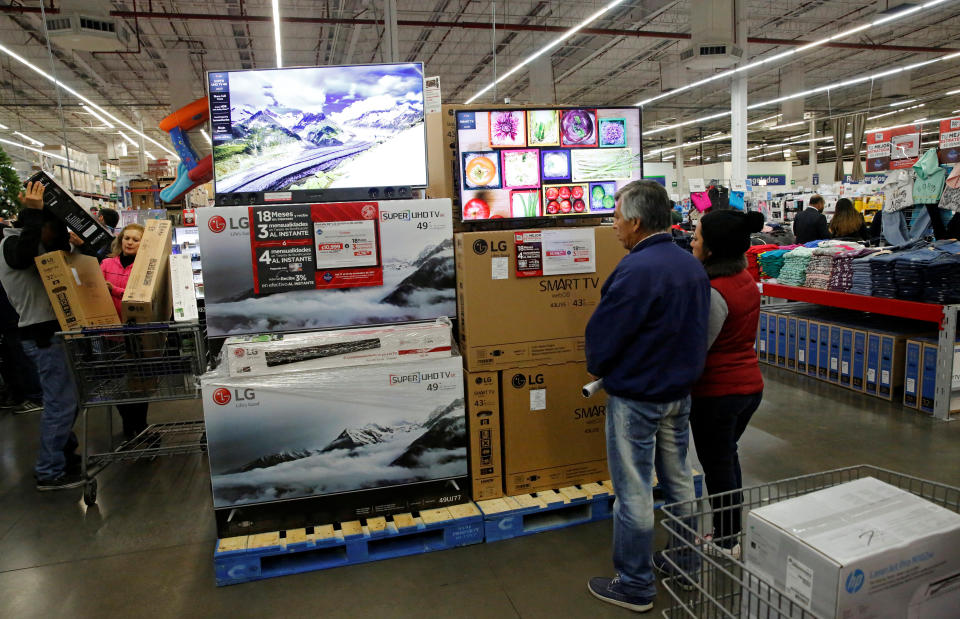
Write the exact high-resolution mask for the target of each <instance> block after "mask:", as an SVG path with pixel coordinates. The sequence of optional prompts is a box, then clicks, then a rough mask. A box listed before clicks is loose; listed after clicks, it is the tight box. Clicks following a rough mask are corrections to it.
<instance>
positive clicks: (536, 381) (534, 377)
mask: <svg viewBox="0 0 960 619" xmlns="http://www.w3.org/2000/svg"><path fill="white" fill-rule="evenodd" d="M510 382H511V384H513V386H514V387H516V388H517V389H521V388H523V386H524V385H526V384H527V383H530V384H531V385H542V384H543V374H531V375H529V376H526V375H524V374H514V375H513V379H512V380H511V381H510Z"/></svg>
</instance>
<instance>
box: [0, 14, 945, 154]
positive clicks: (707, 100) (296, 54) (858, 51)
mask: <svg viewBox="0 0 960 619" xmlns="http://www.w3.org/2000/svg"><path fill="white" fill-rule="evenodd" d="M47 1H48V3H47V5H46V10H47V11H48V14H50V15H53V14H56V12H57V11H58V9H59V8H61V7H60V1H59V0H47ZM606 3H607V0H603V1H598V0H559V1H552V2H535V1H527V0H510V1H509V2H506V1H500V2H488V1H480V0H419V1H415V0H397V8H398V19H399V21H400V26H399V32H398V36H399V49H400V60H410V61H413V60H418V61H422V62H424V63H425V65H426V74H427V75H439V76H440V78H441V86H442V90H443V99H444V101H446V102H463V101H465V100H466V99H468V98H469V97H471V96H473V95H474V94H475V93H476V92H477V91H478V90H480V89H481V88H483V87H484V86H485V85H487V84H488V83H490V81H491V80H492V79H493V76H494V71H495V70H496V71H497V73H498V74H502V73H503V72H504V71H506V70H508V69H509V68H510V67H513V66H514V65H515V64H516V63H517V62H519V61H521V60H523V59H524V58H526V57H527V56H528V55H530V54H531V53H532V52H534V51H535V50H536V49H538V48H539V47H540V46H542V45H544V44H545V43H547V42H549V41H550V40H552V39H553V38H554V37H556V36H558V33H557V32H556V31H555V30H557V29H564V28H569V27H571V26H573V25H575V24H577V23H578V22H580V21H581V20H583V19H584V18H585V17H586V16H588V15H590V14H591V13H593V12H595V11H596V10H598V9H599V8H601V7H603V6H604V5H605V4H606ZM746 4H747V6H748V13H747V16H748V19H749V25H748V36H749V37H751V38H752V39H765V40H767V41H769V40H770V39H775V40H783V41H811V40H815V39H819V38H823V37H824V36H829V35H831V34H833V33H836V32H839V31H841V30H845V29H848V28H850V27H852V26H856V25H859V24H861V23H864V22H868V21H871V19H875V18H876V15H877V13H878V12H880V11H883V10H887V9H889V8H894V7H896V6H898V5H901V4H903V3H901V2H898V1H897V0H890V1H889V2H886V1H882V0H881V1H880V2H877V1H868V0H860V1H855V0H850V1H847V0H746ZM4 5H5V6H4ZM383 6H384V4H383V2H382V1H381V0H364V1H347V0H326V1H323V2H319V1H313V0H280V7H281V14H282V15H283V16H284V18H296V19H299V20H300V21H297V22H294V23H290V22H285V23H283V25H282V36H283V60H284V65H286V66H298V65H301V66H302V65H317V64H342V63H366V62H380V61H382V60H385V59H386V58H385V50H384V47H383V45H381V35H382V32H383V22H382V20H383ZM697 6H702V3H701V2H700V1H693V0H691V1H679V2H673V1H665V0H632V1H627V2H624V3H623V4H621V5H619V6H618V7H616V8H615V9H613V10H611V11H610V12H609V13H607V14H606V15H605V16H604V17H602V18H600V19H598V20H596V21H595V22H593V23H592V24H590V26H589V28H590V30H589V31H587V32H583V33H578V34H577V35H575V36H573V37H571V38H570V39H569V40H567V41H566V42H565V44H564V45H562V46H560V47H558V48H555V49H554V50H553V51H552V56H551V62H552V65H553V74H554V88H555V92H556V101H557V103H560V104H576V105H580V104H585V105H614V104H633V103H636V102H637V101H639V100H641V99H643V98H646V97H649V96H653V95H656V94H659V93H660V83H661V63H668V64H669V63H671V62H674V61H675V59H676V57H677V55H678V54H679V52H680V51H681V50H682V49H683V48H684V47H685V46H686V45H688V40H687V39H684V38H678V37H682V36H684V35H686V34H688V33H689V32H690V25H689V11H690V10H691V7H697ZM112 7H113V10H114V11H115V12H119V13H117V14H119V15H123V16H124V20H125V22H126V24H127V26H128V27H129V29H130V31H131V32H133V33H139V37H138V39H139V43H138V42H137V38H136V37H135V38H134V40H133V42H132V45H131V51H128V52H125V53H119V54H100V53H89V52H83V51H73V50H69V49H65V48H62V47H60V46H58V45H57V44H56V42H54V43H53V45H52V49H53V53H54V56H55V60H54V61H53V62H51V60H50V58H49V57H48V54H47V41H46V38H45V36H44V33H43V27H42V22H41V18H40V15H39V14H38V13H37V11H38V10H39V7H38V4H37V3H36V2H30V3H22V4H21V3H17V2H13V3H9V2H3V3H0V24H2V26H0V44H2V45H4V46H6V47H8V48H10V49H11V50H12V51H14V52H15V53H18V54H20V55H22V56H24V57H25V58H27V59H28V60H29V61H31V62H33V63H34V64H36V65H37V66H39V67H40V68H41V69H43V70H45V71H48V72H49V71H51V69H52V70H54V71H55V72H56V75H57V77H58V78H60V79H62V80H63V81H64V82H65V83H66V84H68V85H70V86H72V87H73V88H75V89H76V90H78V91H79V92H81V93H83V94H84V95H86V96H88V97H89V98H90V99H91V100H93V101H94V102H96V103H97V104H99V105H102V106H104V107H105V108H107V109H108V110H110V112H111V113H113V114H115V115H117V116H118V117H120V118H123V119H124V120H125V121H127V122H128V123H129V124H131V125H134V126H136V125H137V122H138V119H137V117H138V116H142V122H143V126H144V127H145V128H146V129H147V133H149V134H150V135H151V136H153V137H154V138H155V139H157V140H158V141H161V142H162V143H164V144H166V143H167V141H168V139H167V137H166V135H165V134H163V133H162V132H160V131H159V130H158V129H151V128H154V127H156V126H157V123H158V122H159V120H160V119H161V118H163V117H164V116H165V115H166V114H167V113H168V112H169V110H170V106H171V102H177V101H180V102H182V101H185V100H189V98H191V97H194V98H195V97H200V96H202V95H203V94H204V83H205V78H204V74H205V72H206V71H209V70H219V69H239V68H269V67H271V66H273V65H274V40H273V26H272V23H271V18H270V16H271V7H270V0H246V1H244V0H207V1H203V2H199V1H185V0H177V1H170V0H152V1H151V0H137V1H136V2H134V1H125V2H113V3H112ZM494 15H495V23H496V26H497V27H496V30H495V31H494V30H493V29H492V28H491V24H492V23H493V22H494ZM424 24H431V25H430V26H429V27H427V26H425V25H424ZM494 42H495V44H496V54H495V61H494V53H493V51H494ZM842 42H843V43H850V44H856V45H857V46H859V47H856V48H826V47H820V48H817V49H814V50H810V51H808V52H806V53H803V54H798V55H797V56H795V57H794V58H795V59H794V60H793V61H792V62H789V63H772V65H771V66H769V67H762V68H760V69H757V70H754V71H751V72H750V75H749V99H750V101H751V102H756V101H764V100H768V99H772V98H775V97H777V96H781V95H782V94H785V93H786V92H789V88H790V87H791V85H795V84H796V82H797V78H796V73H797V72H801V73H803V74H804V78H803V82H804V83H803V86H804V87H805V88H807V89H809V88H815V87H817V86H821V85H825V84H829V83H833V82H838V81H842V80H844V79H849V78H851V77H856V76H858V75H863V74H871V73H876V72H878V71H881V70H884V69H886V68H890V67H897V66H902V65H906V64H911V63H915V62H919V61H922V60H928V59H931V58H934V57H936V56H938V55H944V54H946V53H949V52H947V51H940V52H938V51H937V50H948V49H952V50H954V51H956V50H960V1H950V0H948V1H946V2H943V3H942V4H941V5H938V6H937V7H935V8H931V9H929V10H926V11H923V12H921V13H919V14H917V15H914V16H910V17H907V18H904V19H902V20H900V21H897V22H896V23H894V24H891V25H889V26H887V27H880V28H878V29H876V30H867V31H864V32H861V33H859V34H855V35H853V36H850V37H848V38H845V39H843V41H842ZM794 46H795V45H794ZM876 46H886V47H879V48H878V47H876ZM138 47H139V51H137V48H138ZM789 47H790V46H788V45H773V44H770V43H769V42H767V43H762V44H761V43H751V44H750V45H749V46H748V55H749V57H751V58H753V57H757V56H758V55H760V56H761V57H762V56H764V55H772V54H776V53H779V52H781V51H784V50H786V49H788V48H789ZM904 47H915V48H924V50H925V51H903V50H902V48H904ZM891 48H893V49H891ZM178 50H180V51H178ZM178 58H179V59H178ZM180 63H185V64H184V65H183V68H178V67H180V66H181V65H180ZM171 74H173V77H171ZM706 75H709V74H704V73H687V74H686V75H684V77H683V78H682V83H687V82H690V81H693V80H695V79H699V78H701V77H704V76H706ZM788 75H789V77H788ZM527 76H528V73H527V71H525V70H524V71H519V72H518V73H517V75H516V76H515V78H510V79H507V80H505V81H503V82H501V83H500V84H499V85H498V87H497V88H496V93H495V94H494V91H493V90H491V91H490V92H488V93H487V94H486V95H484V96H483V97H481V98H480V99H479V100H478V102H483V103H493V102H502V101H503V99H504V98H505V97H510V98H511V99H512V101H513V102H514V103H523V102H529V101H530V94H529V92H530V84H529V81H528V77H527ZM0 83H2V88H0V123H2V124H3V125H6V126H7V127H9V128H10V131H14V130H17V131H20V132H22V133H24V134H27V135H29V136H30V137H32V138H34V139H37V140H40V141H42V142H44V143H45V144H59V143H62V137H61V136H62V135H63V133H64V131H65V133H66V136H67V138H68V140H69V142H70V144H71V146H73V147H75V148H78V149H81V150H84V151H89V152H96V153H100V154H101V155H105V154H106V151H107V145H108V144H109V143H111V142H119V140H120V139H121V138H120V136H119V135H117V133H116V131H115V130H109V129H106V128H104V127H102V125H101V123H100V122H99V121H98V120H96V119H95V118H94V117H92V116H91V115H89V114H88V113H86V112H85V111H83V109H82V108H81V107H80V105H79V102H78V101H77V100H76V99H74V98H72V97H70V96H69V95H68V96H64V97H63V98H62V99H61V101H59V102H58V98H57V95H56V92H55V90H54V88H53V85H52V84H51V82H49V81H48V80H45V79H44V78H42V77H40V76H39V75H37V74H36V73H34V72H32V71H30V70H29V69H28V68H26V67H25V66H23V65H22V64H19V63H17V62H15V61H11V59H10V57H9V56H7V55H6V54H0ZM171 84H173V85H174V86H173V89H175V90H176V92H171ZM954 89H960V58H958V59H957V60H956V61H952V62H941V63H936V64H934V65H931V66H928V67H923V68H921V69H917V70H915V71H913V72H912V73H911V93H910V97H909V98H911V99H918V100H919V101H917V102H916V103H914V104H912V105H916V104H917V103H924V104H925V105H924V107H923V108H918V109H914V110H909V111H906V112H903V113H900V114H894V115H889V116H885V117H883V118H882V119H878V120H875V121H871V122H869V123H868V127H870V128H872V127H877V126H880V125H882V126H889V125H894V124H901V123H905V122H910V121H913V120H915V119H916V118H919V117H926V118H940V117H944V116H949V115H951V113H952V112H953V111H954V110H957V109H958V108H960V95H954V96H949V97H947V96H944V93H945V92H947V91H949V90H954ZM186 90H190V91H191V92H185V91H186ZM881 94H882V93H881V85H880V84H879V83H876V84H874V85H873V88H872V89H871V85H870V83H867V84H864V85H860V86H857V87H851V88H844V89H840V90H836V91H833V92H830V93H829V94H827V93H823V94H819V95H816V96H812V97H809V98H807V99H806V101H805V110H806V111H812V112H815V113H816V114H817V116H818V117H821V118H825V117H828V116H830V115H834V114H840V113H847V112H853V111H860V110H867V109H872V110H873V111H872V112H871V114H870V115H875V114H879V113H882V112H887V111H890V110H891V109H895V108H891V107H890V106H889V104H890V103H891V102H894V101H896V100H898V99H899V98H895V99H890V98H887V99H883V98H882V96H881ZM729 99H730V96H729V81H727V80H718V81H716V82H714V83H711V84H709V85H706V86H703V87H701V88H698V89H694V90H691V91H688V92H685V93H682V94H678V95H676V96H673V97H669V98H666V99H663V100H661V101H658V102H657V103H655V104H653V105H652V106H651V107H650V108H649V109H645V111H644V114H645V123H644V124H645V127H646V128H647V129H648V130H649V129H652V128H654V127H656V126H659V125H669V124H671V123H673V122H677V121H683V120H688V119H695V118H698V117H701V116H705V115H709V114H715V113H718V112H723V111H725V110H729ZM58 103H59V104H62V106H63V110H64V120H65V122H64V126H63V127H61V123H60V117H59V114H58ZM779 111H780V110H779V108H778V107H776V106H771V107H768V108H763V109H758V110H753V111H751V112H750V116H749V119H750V120H756V119H759V118H765V117H768V116H771V115H773V114H776V113H777V112H779ZM729 127H730V124H729V119H728V118H722V119H718V120H714V121H709V122H705V123H703V124H702V125H701V124H698V123H695V124H691V125H688V126H687V127H685V129H684V136H685V139H686V140H695V139H698V137H699V136H700V135H701V132H702V135H704V136H707V135H710V134H712V133H715V132H718V131H723V132H725V131H729ZM753 128H756V129H758V130H757V131H755V132H752V133H751V134H750V143H751V145H758V144H761V143H763V142H767V143H781V142H783V141H784V140H785V139H787V138H792V137H795V136H798V135H801V134H803V133H804V132H805V131H806V127H804V126H802V125H800V126H794V127H791V128H789V129H785V130H767V129H761V128H760V126H755V127H752V129H753ZM934 129H935V127H934V125H932V124H931V125H927V126H925V130H929V131H933V130H934ZM2 133H5V132H2V131H0V134H2ZM0 137H7V138H9V137H10V136H3V135H0ZM14 139H16V138H14ZM932 139H936V138H935V137H932V136H931V137H925V138H924V140H925V141H926V140H932ZM673 140H674V132H673V131H665V132H662V133H659V134H656V135H654V136H650V137H649V138H648V139H647V143H646V148H647V149H648V150H650V149H654V148H656V147H658V146H660V145H661V144H660V142H661V141H663V142H664V143H665V144H672V143H673ZM803 147H804V145H800V148H803ZM14 150H15V149H14ZM148 150H153V151H156V150H157V149H155V148H153V149H151V148H148ZM726 152H729V144H728V143H725V142H722V141H720V142H713V143H709V144H708V145H705V146H704V154H703V156H704V159H706V157H708V156H710V157H711V158H712V159H713V160H716V159H715V157H717V156H718V155H720V154H722V153H726ZM760 152H763V151H760ZM686 153H687V154H686V158H687V159H688V160H689V159H691V157H693V156H695V155H699V151H698V150H693V149H690V150H687V151H686ZM154 154H157V155H159V154H160V153H159V152H154ZM664 154H665V155H667V154H668V153H664ZM832 156H833V153H832V152H826V153H822V154H821V155H820V158H821V160H825V159H829V158H831V157H832ZM800 157H801V159H806V157H805V155H804V154H801V156H800ZM778 159H780V156H779V155H777V156H771V157H767V158H765V159H764V160H766V161H775V160H778ZM695 163H698V162H695Z"/></svg>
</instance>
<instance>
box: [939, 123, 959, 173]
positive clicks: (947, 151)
mask: <svg viewBox="0 0 960 619" xmlns="http://www.w3.org/2000/svg"><path fill="white" fill-rule="evenodd" d="M939 155H940V163H957V162H960V118H948V119H946V120H941V121H940V153H939Z"/></svg>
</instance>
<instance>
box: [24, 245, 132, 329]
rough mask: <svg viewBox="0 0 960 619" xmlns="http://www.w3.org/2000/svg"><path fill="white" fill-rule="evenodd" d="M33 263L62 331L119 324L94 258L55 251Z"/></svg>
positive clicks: (37, 258)
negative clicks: (35, 265)
mask: <svg viewBox="0 0 960 619" xmlns="http://www.w3.org/2000/svg"><path fill="white" fill-rule="evenodd" d="M34 261H35V262H36V264H37V270H38V271H39V272H40V279H42V280H43V286H44V288H46V290H47V296H49V297H50V303H51V304H52V305H53V311H54V312H55V313H56V315H57V320H58V321H59V322H60V328H61V329H63V330H64V331H76V330H77V329H80V328H83V327H95V326H99V325H117V324H120V318H119V317H118V316H117V308H116V306H115V305H114V304H113V298H112V297H111V296H110V291H109V290H108V289H107V282H106V281H104V279H103V272H102V271H100V264H99V263H98V262H97V259H96V258H94V257H92V256H85V255H83V254H81V253H80V252H75V253H71V254H68V253H67V252H63V251H54V252H50V253H47V254H43V255H42V256H37V257H36V258H34Z"/></svg>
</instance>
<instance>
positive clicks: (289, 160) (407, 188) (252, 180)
mask: <svg viewBox="0 0 960 619" xmlns="http://www.w3.org/2000/svg"><path fill="white" fill-rule="evenodd" d="M208 86H209V98H210V128H211V137H212V140H213V171H214V183H215V189H216V193H217V204H218V205H240V204H264V203H291V202H301V203H302V202H337V201H352V200H365V199H390V198H407V197H411V195H412V191H411V190H412V189H413V188H417V187H425V186H426V184H427V163H426V133H425V131H426V129H425V126H424V102H423V66H422V65H421V64H420V63H415V62H409V63H397V64H371V65H351V66H340V67H305V68H289V69H263V70H256V71H218V72H210V73H208Z"/></svg>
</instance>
